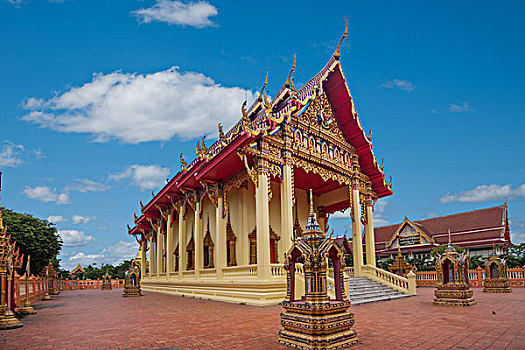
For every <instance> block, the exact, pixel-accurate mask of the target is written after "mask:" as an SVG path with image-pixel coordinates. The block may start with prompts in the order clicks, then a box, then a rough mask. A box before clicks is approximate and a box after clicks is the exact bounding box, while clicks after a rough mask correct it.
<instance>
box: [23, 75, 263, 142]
mask: <svg viewBox="0 0 525 350" xmlns="http://www.w3.org/2000/svg"><path fill="white" fill-rule="evenodd" d="M245 97H246V98H247V99H248V100H249V101H250V100H253V99H255V93H254V92H252V91H251V90H244V89H242V88H238V87H223V86H221V85H220V84H217V83H215V82H214V81H213V80H212V79H211V78H208V77H206V76H204V75H203V74H200V73H195V72H180V71H179V70H178V68H177V67H173V68H171V69H168V70H164V71H160V72H156V73H151V74H136V73H135V74H129V73H122V72H114V73H109V74H106V75H104V74H101V73H100V74H95V75H94V76H93V80H92V81H91V82H88V83H86V84H84V85H82V86H80V87H73V88H69V89H68V90H66V91H64V92H62V93H58V94H57V95H55V96H54V97H52V98H50V99H48V100H45V101H41V100H38V101H39V102H38V103H36V102H35V101H36V100H37V99H35V98H29V99H26V100H25V102H24V105H23V107H24V108H25V109H26V110H28V111H29V112H28V114H26V115H25V116H23V119H24V120H26V121H30V122H33V123H36V124H38V125H40V126H42V127H46V128H50V129H53V130H58V131H61V132H68V133H70V132H75V133H89V134H91V135H92V136H93V140H94V141H95V142H107V141H109V140H110V139H118V140H120V141H122V142H124V143H132V144H137V143H140V142H147V141H165V140H169V139H171V138H172V137H174V136H178V137H180V138H181V139H184V140H189V139H192V138H195V137H199V136H201V135H204V134H206V135H215V134H216V133H217V123H219V122H222V123H223V124H224V126H225V127H226V128H229V127H231V126H232V125H233V124H234V123H235V122H237V121H238V120H239V119H240V117H241V116H240V106H241V104H242V102H243V101H244V100H245Z"/></svg>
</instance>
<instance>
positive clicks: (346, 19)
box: [334, 16, 348, 60]
mask: <svg viewBox="0 0 525 350" xmlns="http://www.w3.org/2000/svg"><path fill="white" fill-rule="evenodd" d="M345 21H346V27H345V33H344V34H343V37H342V38H341V40H340V41H339V45H337V49H335V52H334V58H335V59H336V60H338V59H339V58H341V53H340V52H339V49H340V48H341V44H342V43H343V40H345V39H346V37H347V36H348V18H346V16H345Z"/></svg>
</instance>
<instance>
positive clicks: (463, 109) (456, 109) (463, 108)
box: [447, 102, 474, 113]
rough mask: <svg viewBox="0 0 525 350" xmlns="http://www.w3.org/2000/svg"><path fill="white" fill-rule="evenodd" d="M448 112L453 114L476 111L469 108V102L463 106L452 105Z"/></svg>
mask: <svg viewBox="0 0 525 350" xmlns="http://www.w3.org/2000/svg"><path fill="white" fill-rule="evenodd" d="M447 111H449V112H453V113H459V112H474V109H473V108H472V107H470V106H469V104H468V103H467V102H463V103H462V104H455V103H451V104H450V105H449V106H448V108H447Z"/></svg>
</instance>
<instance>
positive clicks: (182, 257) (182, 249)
mask: <svg viewBox="0 0 525 350" xmlns="http://www.w3.org/2000/svg"><path fill="white" fill-rule="evenodd" d="M187 243H188V242H187V238H186V220H185V218H184V216H183V206H182V205H181V206H180V207H179V279H182V271H185V270H186V259H187V258H186V244H187Z"/></svg>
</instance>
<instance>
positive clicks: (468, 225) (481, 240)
mask: <svg viewBox="0 0 525 350" xmlns="http://www.w3.org/2000/svg"><path fill="white" fill-rule="evenodd" d="M448 230H450V231H451V234H450V237H451V239H452V243H453V244H454V245H457V246H459V247H461V248H464V249H466V250H467V252H468V254H469V255H470V256H482V257H485V258H488V257H489V256H490V255H491V254H492V253H493V250H494V251H495V253H496V254H498V255H502V254H505V253H506V252H507V249H508V247H509V246H512V243H511V241H510V227H509V214H508V208H507V203H504V204H502V205H499V206H496V207H491V208H485V209H480V210H473V211H468V212H464V213H458V214H452V215H446V216H440V217H436V218H430V219H424V220H417V221H412V220H409V219H408V218H407V217H405V219H404V220H403V222H402V223H400V224H395V225H389V226H383V227H376V228H375V248H376V254H377V258H378V259H387V258H394V257H395V256H396V254H397V252H398V249H399V250H400V251H401V253H402V254H403V256H406V257H410V258H426V257H430V252H431V251H432V250H433V249H434V248H436V247H438V246H440V245H442V244H447V239H448Z"/></svg>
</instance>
